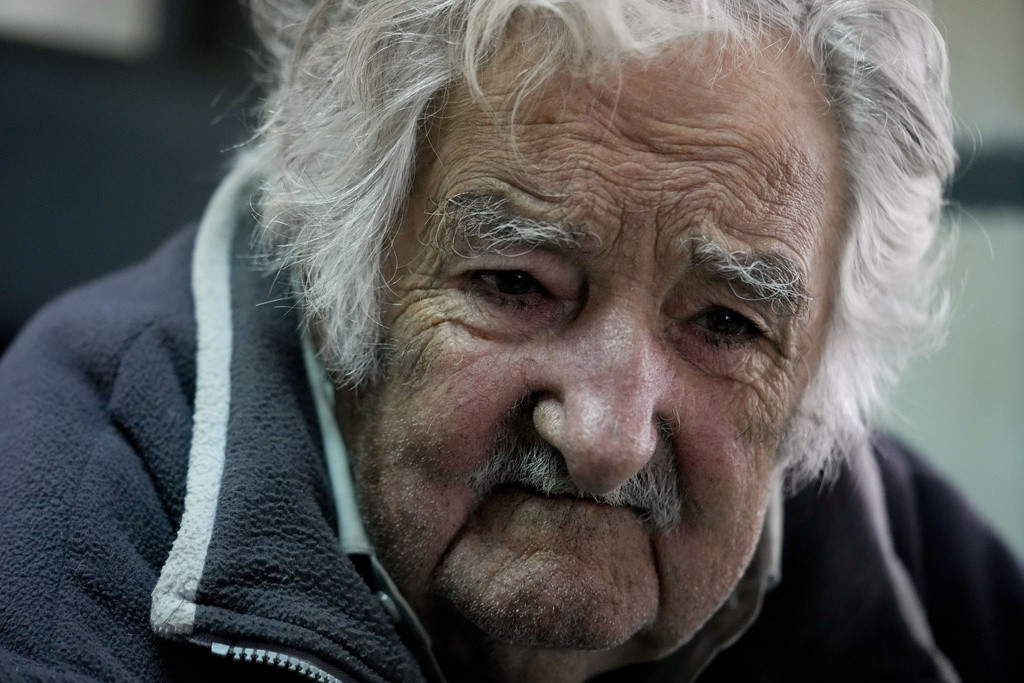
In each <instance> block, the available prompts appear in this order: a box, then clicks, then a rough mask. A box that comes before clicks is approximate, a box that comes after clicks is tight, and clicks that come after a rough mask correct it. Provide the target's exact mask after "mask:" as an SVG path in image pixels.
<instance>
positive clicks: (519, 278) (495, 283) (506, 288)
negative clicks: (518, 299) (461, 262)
mask: <svg viewBox="0 0 1024 683" xmlns="http://www.w3.org/2000/svg"><path fill="white" fill-rule="evenodd" d="M473 279H475V280H477V281H478V282H480V283H481V284H484V285H486V286H487V287H489V288H490V289H492V290H493V291H495V292H497V293H499V294H504V295H506V296H521V295H523V294H534V293H539V294H543V293H545V291H546V290H545V289H544V286H543V285H541V284H540V283H539V282H537V280H536V279H535V278H534V277H533V276H532V275H530V274H529V273H527V272H526V271H525V270H480V271H477V272H476V273H474V274H473Z"/></svg>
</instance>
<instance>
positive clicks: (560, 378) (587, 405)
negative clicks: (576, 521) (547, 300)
mask: <svg viewBox="0 0 1024 683" xmlns="http://www.w3.org/2000/svg"><path fill="white" fill-rule="evenodd" d="M562 342H563V343H561V344H560V345H559V348H558V349H557V350H556V351H555V352H553V353H551V354H550V356H549V357H548V358H547V359H546V360H547V362H546V363H544V366H545V373H546V374H548V378H547V379H548V381H547V382H545V384H547V386H548V387H550V389H549V390H548V391H546V392H544V393H543V394H542V396H541V398H540V400H539V401H538V403H537V405H536V407H535V408H534V412H533V421H534V426H535V428H536V430H537V432H538V434H539V435H540V436H541V437H542V438H543V439H545V440H546V441H547V442H548V443H550V444H551V445H552V446H554V447H555V448H556V449H558V451H559V452H560V453H561V454H562V457H563V458H564V460H565V464H566V467H567V468H568V470H569V475H570V476H571V477H572V479H573V481H574V482H575V483H576V485H577V486H579V487H580V488H581V489H583V490H584V491H587V492H588V493H592V494H595V495H601V494H605V493H609V492H610V491H613V490H614V489H616V488H617V487H618V486H619V485H620V484H622V483H623V482H625V481H626V480H628V479H629V478H630V477H632V476H633V475H634V474H636V473H637V472H638V471H639V470H640V469H642V468H643V466H644V465H645V464H646V463H647V462H648V461H649V460H650V459H651V457H652V456H653V455H654V452H655V450H656V448H657V442H658V430H657V420H658V416H659V414H660V413H661V410H660V409H661V408H663V406H662V401H663V398H664V397H665V396H666V395H667V383H668V381H669V379H668V377H669V373H668V368H667V367H666V366H665V360H664V358H663V354H662V353H661V352H660V344H659V342H658V340H657V339H655V338H653V337H652V336H651V335H650V334H649V333H648V332H645V331H644V329H643V326H642V325H640V324H638V322H637V321H636V320H633V319H631V317H630V316H628V315H609V316H607V317H605V318H604V319H602V320H600V321H597V322H596V323H594V324H591V325H589V326H588V327H587V329H585V330H582V331H579V332H577V333H576V334H574V335H571V336H569V337H568V338H566V339H563V340H562Z"/></svg>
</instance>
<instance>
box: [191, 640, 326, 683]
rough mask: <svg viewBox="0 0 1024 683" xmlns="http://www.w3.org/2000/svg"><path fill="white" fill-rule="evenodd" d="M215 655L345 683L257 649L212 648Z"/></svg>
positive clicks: (309, 666)
mask: <svg viewBox="0 0 1024 683" xmlns="http://www.w3.org/2000/svg"><path fill="white" fill-rule="evenodd" d="M211 649H212V650H213V651H214V653H215V654H219V655H221V656H223V657H231V658H232V659H233V660H235V661H236V662H253V663H255V664H263V665H265V666H276V667H277V668H279V669H285V670H286V671H292V672H294V673H297V674H299V675H300V676H305V677H306V678H308V679H310V680H312V681H323V683H343V681H342V680H341V679H340V678H337V677H335V676H332V675H331V674H329V673H327V672H326V671H324V670H323V669H321V668H319V667H317V666H314V665H313V664H310V663H309V662H307V661H305V660H303V659H299V658H297V657H292V656H291V655H286V654H282V653H280V652H274V651H273V650H265V649H262V648H255V647H237V646H228V647H226V649H225V646H221V647H216V645H215V646H214V647H213V648H211Z"/></svg>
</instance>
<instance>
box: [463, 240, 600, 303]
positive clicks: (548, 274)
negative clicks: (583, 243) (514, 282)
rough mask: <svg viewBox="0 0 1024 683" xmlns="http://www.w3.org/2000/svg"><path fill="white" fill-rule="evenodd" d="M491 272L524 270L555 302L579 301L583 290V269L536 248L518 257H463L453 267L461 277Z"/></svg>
mask: <svg viewBox="0 0 1024 683" xmlns="http://www.w3.org/2000/svg"><path fill="white" fill-rule="evenodd" d="M488 270H490V271H502V270H506V271H513V270H521V271H523V272H525V273H527V274H529V275H530V276H531V277H533V278H534V279H535V280H537V282H538V283H539V284H540V285H541V286H542V287H543V288H544V289H545V290H546V291H547V292H548V293H549V294H550V295H551V296H552V297H554V298H556V299H576V298H578V297H579V296H580V294H581V292H582V290H583V275H582V273H581V272H580V269H579V268H577V267H576V266H574V265H572V264H570V263H567V262H566V260H565V259H561V258H559V257H558V256H556V255H554V254H552V253H550V252H546V251H544V250H542V249H534V250H532V251H529V252H526V253H523V254H519V255H515V256H499V255H494V254H487V255H483V256H470V257H462V258H459V259H458V263H457V264H454V268H453V271H454V274H455V275H457V276H459V277H464V276H465V275H467V274H469V273H473V272H479V271H488Z"/></svg>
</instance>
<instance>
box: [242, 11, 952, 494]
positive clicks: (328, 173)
mask: <svg viewBox="0 0 1024 683" xmlns="http://www.w3.org/2000/svg"><path fill="white" fill-rule="evenodd" d="M250 3H251V9H252V13H253V18H254V22H255V24H256V26H257V29H258V30H259V32H260V34H261V35H262V36H263V38H264V42H265V44H266V45H267V47H268V49H269V50H270V51H271V53H272V55H273V57H274V58H275V60H276V64H275V69H276V72H275V74H274V86H273V88H274V89H273V91H272V93H271V94H270V97H269V101H268V103H267V106H266V110H265V123H264V127H263V131H262V142H261V145H262V147H261V149H262V160H263V161H262V163H263V165H264V168H263V169H262V170H263V172H264V173H265V178H266V184H265V188H264V192H263V195H262V199H261V202H260V211H261V217H262V236H263V243H264V245H265V249H266V252H267V254H268V256H269V258H270V261H271V263H272V264H273V265H274V266H276V267H279V268H282V269H284V270H286V271H287V272H288V273H289V274H290V276H291V277H293V279H294V281H295V282H298V283H300V284H299V287H300V290H301V291H300V292H299V296H300V298H301V302H302V305H303V306H304V308H305V310H306V314H307V319H308V320H316V321H318V324H319V325H320V326H321V327H322V331H323V333H324V337H325V339H324V342H325V343H324V344H323V349H324V350H323V353H324V354H325V360H326V361H327V363H328V366H329V367H330V368H331V370H332V371H333V372H334V373H335V376H336V377H337V378H338V381H339V382H341V383H347V384H349V385H357V384H359V383H361V382H364V381H367V380H373V379H376V378H377V377H378V375H379V372H380V361H379V359H380V358H381V357H382V354H381V353H379V345H380V344H381V342H382V339H383V334H384V331H383V328H382V326H381V323H380V313H381V311H380V304H379V301H380V293H381V291H382V288H383V287H384V286H385V284H386V283H384V282H383V281H382V275H381V268H380V265H381V259H382V257H383V254H384V253H386V250H387V248H388V245H389V244H390V239H391V237H392V236H393V234H394V230H395V228H396V226H398V225H399V224H400V223H401V221H402V218H403V211H404V210H405V204H406V200H407V198H408V196H409V193H410V190H411V185H412V181H413V175H414V172H415V168H416V163H417V152H418V149H419V145H420V143H421V142H422V138H423V135H424V130H425V127H426V124H427V122H429V120H430V118H431V116H432V115H434V114H435V113H436V110H437V108H438V106H439V102H441V100H442V99H443V96H444V94H445V93H446V92H447V91H448V90H449V89H450V88H452V87H454V86H455V85H457V84H460V83H468V84H469V86H470V88H471V89H474V88H475V89H476V90H475V91H476V92H479V89H478V86H477V85H476V84H477V76H478V74H480V72H481V70H482V69H483V68H484V67H485V66H486V65H487V63H488V62H489V60H491V59H492V58H493V57H494V55H495V54H496V53H497V51H498V49H499V47H500V46H501V43H502V40H503V38H504V36H505V34H506V32H507V30H508V28H509V26H510V25H511V24H512V22H513V20H514V19H521V18H529V19H530V20H531V21H532V22H533V23H532V24H531V30H530V32H529V33H528V34H527V35H525V36H522V38H521V39H523V40H525V41H527V42H528V45H527V46H526V47H527V48H528V50H529V51H528V52H527V54H530V55H531V56H535V59H536V62H535V64H533V65H532V67H527V68H528V69H529V72H528V73H525V74H523V79H522V81H521V82H522V83H524V84H526V85H524V86H523V87H524V88H526V87H530V85H531V84H533V85H536V84H540V83H543V82H544V81H545V80H546V79H548V78H550V77H551V76H553V75H554V74H556V73H557V72H558V71H559V70H561V69H565V68H571V69H574V70H576V71H580V72H582V71H584V70H586V69H588V68H599V67H598V65H600V68H606V67H607V66H608V64H609V62H612V63H614V62H617V61H621V60H624V59H627V58H630V57H635V56H652V55H655V54H657V52H658V51H659V50H662V49H664V48H665V47H666V46H667V45H669V44H670V43H671V42H672V41H677V40H679V39H681V38H683V37H686V36H695V35H701V34H715V35H719V36H722V37H723V38H726V39H728V40H729V41H731V43H733V44H737V45H746V46H754V45H755V44H757V42H758V40H760V39H763V38H765V37H774V38H776V39H777V38H778V37H780V36H781V37H783V38H785V39H788V40H790V41H791V42H792V44H793V45H794V46H796V47H797V48H798V49H799V50H800V51H801V52H802V53H803V55H804V56H805V57H806V58H807V59H808V61H809V62H810V64H811V65H812V67H813V68H814V69H815V70H816V71H817V72H818V73H819V74H820V76H821V79H822V83H823V84H824V91H825V97H826V98H827V100H828V104H829V106H830V108H831V110H832V112H833V115H834V117H835V120H836V121H837V123H838V129H839V135H840V138H841V139H840V144H841V150H842V155H843V159H842V163H843V168H844V172H845V180H846V183H847V187H846V188H845V189H846V194H847V206H846V214H845V217H846V222H847V226H846V228H847V234H846V235H845V239H846V242H845V248H844V252H843V254H842V261H841V263H840V264H839V266H838V287H837V295H836V300H835V302H834V308H833V313H832V318H831V321H830V325H829V328H828V339H827V343H826V344H825V347H824V349H825V350H824V353H823V357H822V360H821V363H820V366H819V368H818V370H817V372H816V374H815V376H814V377H813V379H812V381H811V384H810V385H809V387H808V389H807V391H806V392H805V395H804V397H803V400H802V403H801V404H800V406H799V408H798V409H797V411H796V413H795V414H794V416H793V418H792V419H791V420H790V423H789V425H788V426H787V434H786V438H785V439H784V443H783V447H782V457H783V458H784V460H785V463H786V467H787V469H788V474H789V476H790V478H791V481H793V482H800V481H806V480H809V479H810V478H812V477H813V476H815V475H817V474H819V473H821V472H822V471H828V470H830V469H834V466H835V464H836V463H837V462H839V461H840V457H841V454H842V453H845V452H848V451H850V450H851V449H852V448H854V447H857V446H858V445H860V444H864V443H865V442H866V440H867V439H868V438H869V437H870V429H871V418H872V416H873V415H874V414H875V413H876V411H877V409H878V407H879V405H880V403H881V402H882V401H883V399H884V397H885V396H886V394H887V390H888V388H889V387H890V385H891V384H892V383H893V382H894V380H895V378H896V377H897V375H898V374H899V372H900V371H901V369H902V368H903V366H904V365H905V363H906V362H907V360H908V359H909V358H910V357H911V356H912V355H913V354H914V353H915V352H916V351H918V350H920V349H921V348H922V346H923V345H924V342H925V341H926V340H931V339H933V338H935V337H936V336H937V332H938V330H939V329H940V322H941V318H942V317H943V313H944V310H945V299H944V297H943V296H942V294H941V292H940V291H939V289H938V287H937V284H936V281H937V276H938V274H939V270H940V267H941V265H942V263H943V258H942V252H943V250H942V249H939V248H937V246H939V240H938V223H939V216H940V213H941V209H942V192H943V187H944V184H945V182H946V181H947V179H948V178H949V176H950V175H951V173H952V170H953V166H954V162H955V155H954V152H953V147H952V132H951V122H950V115H949V110H948V104H947V99H948V93H947V64H946V53H945V47H944V44H943V41H942V39H941V37H940V35H939V33H938V31H937V30H936V28H935V27H934V25H933V24H932V23H931V21H930V20H929V18H928V16H927V13H926V12H925V11H924V10H923V9H922V8H920V7H919V6H918V4H919V3H914V2H911V1H910V0H250ZM534 25H535V26H536V29H534Z"/></svg>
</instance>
